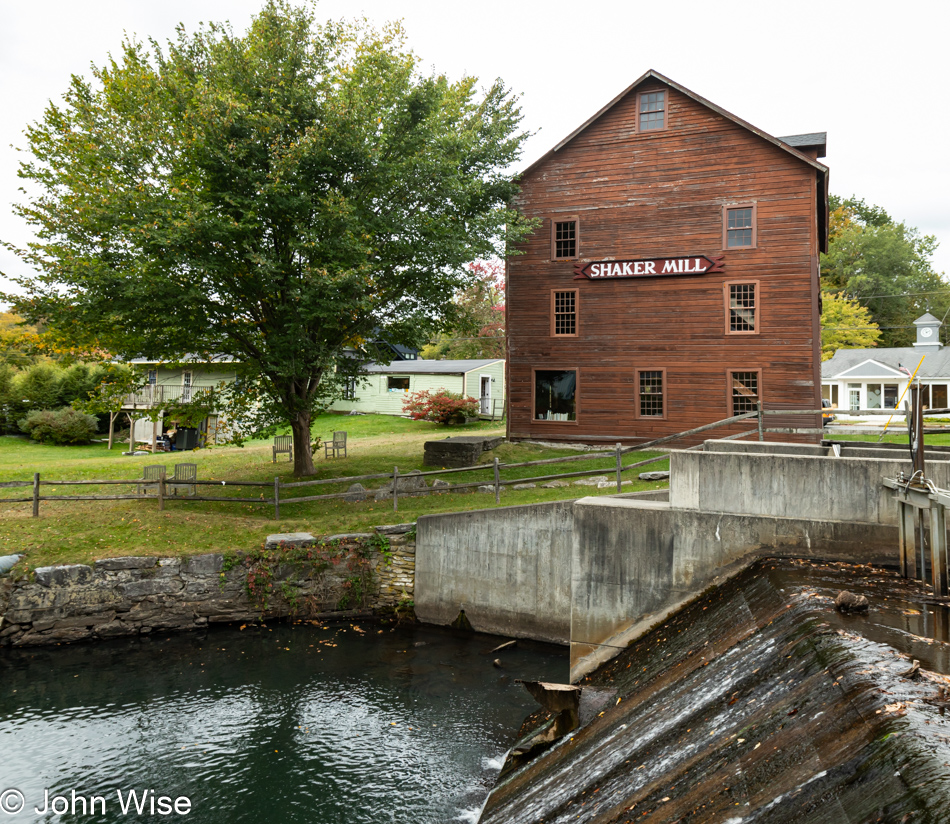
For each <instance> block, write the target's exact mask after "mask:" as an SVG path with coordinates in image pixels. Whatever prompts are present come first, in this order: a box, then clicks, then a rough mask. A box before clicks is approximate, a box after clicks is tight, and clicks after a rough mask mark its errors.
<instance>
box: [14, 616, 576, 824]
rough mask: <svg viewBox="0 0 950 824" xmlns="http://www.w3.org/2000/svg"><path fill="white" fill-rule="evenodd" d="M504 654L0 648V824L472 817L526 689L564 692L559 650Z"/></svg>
mask: <svg viewBox="0 0 950 824" xmlns="http://www.w3.org/2000/svg"><path fill="white" fill-rule="evenodd" d="M502 640H504V639H498V638H495V637H491V636H484V635H474V636H472V635H468V636H465V635H458V634H455V633H452V632H451V631H443V630H439V629H436V628H428V627H420V626H416V627H408V628H405V627H400V628H389V627H384V628H380V627H379V626H378V625H375V624H364V625H353V624H342V625H325V626H322V625H321V626H312V625H309V624H281V625H276V626H270V627H247V628H245V629H244V630H243V631H238V630H237V629H236V628H235V629H214V630H210V631H208V632H206V633H202V634H182V635H172V636H167V635H163V634H157V635H154V636H152V637H150V638H147V639H135V640H121V641H110V642H105V643H99V644H89V645H77V646H72V647H69V646H58V647H53V648H32V649H25V650H4V651H0V821H10V822H11V824H12V822H18V823H19V822H26V821H30V822H33V821H44V822H46V821H49V822H52V821H69V822H87V821H90V822H91V821H96V822H119V821H128V820H133V818H134V820H143V821H144V820H156V821H159V820H164V821H168V820H181V819H187V820H192V821H198V822H201V824H224V823H225V822H228V824H234V822H254V824H271V822H273V823H274V824H277V822H280V823H281V824H294V823H295V822H308V823H309V824H362V822H367V823H368V822H372V823H373V824H385V822H394V823H398V824H428V823H429V822H432V824H436V822H438V824H443V822H450V821H456V820H457V821H466V820H468V821H474V820H475V819H476V818H477V814H478V810H479V808H480V807H481V805H482V803H483V801H484V799H485V797H486V796H487V794H488V791H489V788H490V786H491V784H492V782H493V781H494V779H495V778H496V776H497V771H498V769H500V767H501V764H502V761H503V758H504V754H505V751H506V750H507V749H508V747H509V746H510V745H511V744H512V743H513V738H514V736H515V734H516V732H517V729H518V726H519V725H520V723H521V721H522V720H523V718H524V716H525V715H526V714H527V713H528V712H529V711H531V710H533V709H534V708H535V705H534V703H533V701H532V700H531V698H530V697H529V696H528V695H527V693H526V692H525V691H524V690H523V688H521V687H520V686H519V685H516V684H514V683H513V681H514V679H515V678H532V679H534V678H542V679H547V680H559V681H564V680H566V678H567V668H568V663H567V653H566V651H565V650H564V649H563V648H558V647H551V646H547V645H540V644H531V643H526V642H519V644H518V646H517V647H516V648H514V649H507V650H505V651H503V652H499V653H494V654H492V655H488V654H487V653H488V651H489V650H491V649H492V648H493V647H494V646H496V645H497V644H499V643H500V642H501V641H502ZM495 658H499V659H501V660H502V667H501V668H498V667H495V666H493V664H492V661H493V659H495ZM8 790H16V791H19V792H20V793H22V796H23V798H24V800H25V806H24V810H23V812H21V813H19V814H14V815H4V814H3V813H4V812H6V811H7V810H8V809H11V808H15V806H16V805H17V804H18V799H19V796H17V795H16V794H14V793H9V792H8V793H7V794H6V795H2V794H3V793H4V791H8ZM130 791H135V793H136V796H135V800H133V801H132V802H131V803H132V808H131V809H133V810H134V809H135V808H136V805H137V804H139V803H141V800H142V799H143V798H144V799H145V804H144V806H143V807H142V813H141V814H139V815H137V816H134V817H132V818H130V817H128V816H126V815H124V814H123V812H122V807H123V805H126V806H127V805H128V804H129V802H130V796H129V792H130ZM149 791H151V792H149ZM73 792H75V794H76V801H75V804H76V806H75V810H76V813H75V814H73V812H72V809H71V808H72V805H73V796H72V793H73ZM47 793H48V795H47ZM57 796H59V797H62V799H63V800H57ZM94 796H98V797H100V798H102V801H101V802H100V801H96V802H95V805H94V810H95V815H92V814H89V813H88V810H89V807H90V799H91V798H92V797H94ZM162 796H165V797H167V798H168V799H169V800H168V801H161V797H162ZM153 799H154V801H155V804H156V807H155V814H154V815H152V814H151V804H152V800H153ZM180 799H187V802H188V803H187V805H186V802H185V801H184V800H180ZM176 800H177V801H178V805H179V806H178V811H179V812H182V811H184V810H185V809H186V806H187V807H189V808H190V812H189V813H188V814H187V815H176V814H174V812H173V814H171V815H160V814H159V812H160V811H161V810H162V809H167V808H168V807H171V808H172V810H173V811H174V810H175V807H174V804H175V803H176ZM83 803H85V805H86V808H87V814H86V815H83V814H82V809H83ZM47 804H49V805H51V806H50V808H49V809H48V811H47V812H45V813H43V812H41V813H40V814H36V813H35V812H34V809H36V808H39V809H40V810H41V811H42V810H43V809H44V808H45V807H46V805H47ZM64 805H65V806H66V807H67V808H68V811H67V814H66V815H62V816H58V815H56V814H55V813H58V812H61V811H62V810H63V808H64ZM162 805H164V806H162ZM103 806H104V807H105V810H106V813H105V815H102V814H101V810H102V808H103ZM54 811H55V813H54Z"/></svg>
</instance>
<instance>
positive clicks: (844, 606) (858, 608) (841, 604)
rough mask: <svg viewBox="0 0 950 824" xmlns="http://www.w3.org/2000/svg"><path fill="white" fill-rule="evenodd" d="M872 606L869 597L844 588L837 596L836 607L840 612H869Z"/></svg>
mask: <svg viewBox="0 0 950 824" xmlns="http://www.w3.org/2000/svg"><path fill="white" fill-rule="evenodd" d="M869 608H870V604H869V603H868V599H867V598H865V597H864V596H863V595H855V594H854V593H853V592H848V591H847V590H843V591H841V592H839V593H838V597H837V598H835V609H837V610H838V612H843V613H849V612H855V613H858V612H867V611H868V609H869Z"/></svg>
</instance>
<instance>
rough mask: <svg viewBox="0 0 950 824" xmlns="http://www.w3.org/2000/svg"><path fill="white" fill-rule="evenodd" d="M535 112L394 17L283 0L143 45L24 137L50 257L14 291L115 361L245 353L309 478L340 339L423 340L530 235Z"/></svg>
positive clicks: (54, 324) (31, 214) (341, 362)
mask: <svg viewBox="0 0 950 824" xmlns="http://www.w3.org/2000/svg"><path fill="white" fill-rule="evenodd" d="M520 118H521V115H520V110H519V108H518V105H517V100H516V99H515V98H513V97H512V96H511V95H510V94H509V92H508V91H507V90H506V89H505V87H504V85H503V84H502V83H501V82H500V81H496V82H495V83H493V84H492V85H490V86H489V87H488V88H487V89H485V90H483V91H479V89H478V84H477V81H476V79H475V78H472V77H465V78H462V79H461V80H458V81H455V82H452V81H450V80H448V79H447V78H446V77H444V76H441V75H437V74H433V75H423V74H421V73H420V72H419V70H418V61H417V58H416V57H415V56H414V55H413V54H412V53H411V52H410V51H409V50H408V49H407V48H406V45H405V40H404V36H403V33H402V31H401V29H400V28H399V27H398V26H396V25H393V26H389V27H387V28H385V29H384V30H382V31H375V30H373V29H371V28H368V27H367V26H365V25H348V24H338V23H327V24H318V23H317V22H316V21H315V19H314V16H313V12H312V11H311V10H310V7H305V8H300V7H296V6H294V5H292V4H291V3H290V2H285V0H270V2H267V3H266V4H265V6H264V8H263V10H262V11H261V12H260V14H259V15H258V16H257V17H256V18H255V19H254V20H253V22H252V24H251V26H250V29H249V30H248V31H247V33H246V34H244V35H236V34H235V33H233V32H232V31H231V30H230V28H228V27H227V26H221V25H210V26H207V27H205V28H202V29H200V30H199V31H198V32H197V33H195V34H191V35H189V34H188V33H186V32H185V31H184V30H183V29H180V30H179V33H178V36H177V39H175V40H174V41H173V42H170V43H168V44H166V45H165V46H161V45H160V44H158V43H156V42H154V41H153V42H150V43H149V44H147V45H145V44H142V43H139V42H134V41H128V42H126V43H124V45H123V47H122V49H121V52H120V53H119V55H118V56H117V57H115V58H114V59H111V60H109V61H108V62H107V63H106V64H105V65H103V66H101V67H98V68H94V69H93V71H92V79H91V80H86V79H83V78H80V77H74V78H73V80H72V83H71V86H70V88H69V90H68V91H67V93H66V94H65V96H64V99H63V101H62V102H61V103H59V104H51V105H50V106H49V107H48V108H47V110H46V113H45V115H44V117H43V119H42V120H41V121H40V122H38V123H36V124H34V125H32V126H30V127H29V128H28V130H27V141H28V149H29V151H30V153H31V154H32V158H33V159H32V160H30V161H28V162H26V163H24V164H23V165H22V167H21V170H20V174H21V176H22V177H24V178H26V179H27V180H29V181H30V182H31V186H30V187H29V189H30V191H35V192H37V194H36V195H35V196H34V197H32V199H31V200H29V201H28V202H27V203H25V204H23V205H21V206H20V207H19V214H20V215H22V216H23V217H24V218H25V219H26V220H28V221H29V222H30V223H32V224H33V226H34V227H35V228H36V234H37V238H38V239H37V241H36V242H35V243H34V244H32V245H31V246H30V247H29V248H27V249H25V250H19V252H20V254H21V256H22V257H23V258H24V259H25V260H26V261H28V262H29V263H31V264H32V266H33V267H34V269H35V270H36V271H37V274H36V275H35V276H34V277H27V278H20V279H18V282H19V283H20V285H21V287H22V289H23V290H24V291H23V294H22V295H20V296H18V295H9V296H7V299H8V300H9V301H10V302H11V303H12V305H13V308H14V311H16V312H17V313H18V314H20V315H21V316H22V317H24V318H25V319H26V320H28V321H30V322H38V321H41V322H43V323H44V324H46V325H47V326H48V327H49V328H51V329H55V330H57V332H58V333H59V334H60V335H61V336H63V337H64V338H65V339H70V340H73V341H75V342H77V343H82V344H83V345H86V346H97V347H101V348H102V349H105V350H107V351H109V352H111V353H113V354H114V355H117V356H120V357H122V358H123V359H129V358H133V357H140V356H145V357H150V358H153V359H160V360H163V361H166V362H176V361H180V360H181V359H183V358H184V356H185V354H186V353H192V354H194V355H196V356H197V357H208V356H210V355H212V354H217V355H226V356H231V357H232V358H233V359H234V361H235V362H236V363H237V364H238V365H239V366H238V367H237V368H238V369H239V370H240V371H241V373H242V374H241V379H242V382H241V384H240V386H241V391H240V392H239V393H235V395H234V397H235V400H236V402H244V403H245V404H247V402H248V399H253V404H247V406H246V411H247V412H248V414H253V415H254V416H256V418H257V421H258V422H259V423H268V422H270V423H279V422H284V423H289V424H290V426H291V428H292V430H293V436H294V471H295V473H297V474H309V473H311V472H312V471H313V463H312V458H311V452H310V449H309V444H310V420H311V415H312V413H313V411H314V410H315V409H318V408H319V407H320V405H321V403H323V402H325V401H326V400H327V398H328V396H331V395H332V393H333V392H334V391H335V390H336V389H337V388H338V387H339V386H340V380H339V379H338V377H337V376H339V375H340V374H341V373H345V372H346V371H347V370H351V371H355V370H357V369H358V367H359V363H358V362H357V360H356V359H355V358H346V357H343V356H342V353H343V352H344V351H345V350H347V349H348V348H352V347H354V345H355V344H358V343H359V342H360V341H362V340H368V339H372V338H373V337H375V336H382V337H385V339H386V340H389V341H391V342H393V343H401V344H405V345H409V346H421V345H422V344H423V343H424V342H425V341H427V340H428V339H429V337H430V336H431V334H432V332H433V331H434V330H435V329H438V328H441V327H444V326H445V325H451V323H452V322H453V321H454V319H455V318H456V317H457V316H458V315H459V314H460V310H459V308H458V306H457V305H456V304H455V303H454V302H453V300H452V298H453V296H454V295H455V294H456V293H457V291H458V290H459V289H460V288H464V287H465V286H466V285H467V284H469V283H471V282H473V281H474V280H475V279H476V278H475V275H474V274H473V272H472V271H471V269H470V268H469V267H468V266H467V265H466V264H467V263H468V262H470V261H472V260H476V259H482V258H487V257H491V256H492V255H503V254H504V248H505V238H506V235H507V237H508V239H511V240H517V239H518V238H519V236H520V235H521V234H523V230H524V223H523V221H522V219H521V218H520V217H519V215H518V214H516V213H515V212H513V211H511V210H510V209H509V208H508V205H507V204H508V203H509V202H510V201H511V198H512V196H513V195H514V193H515V185H514V183H513V181H512V178H511V175H510V174H508V173H507V172H506V171H505V170H506V169H507V168H509V167H511V166H512V164H513V163H514V162H515V161H516V160H517V159H518V158H519V156H520V151H521V146H522V143H523V141H524V139H525V137H526V135H525V134H523V133H522V132H520V131H519V122H520ZM335 370H336V373H335ZM328 376H334V377H333V378H332V379H328Z"/></svg>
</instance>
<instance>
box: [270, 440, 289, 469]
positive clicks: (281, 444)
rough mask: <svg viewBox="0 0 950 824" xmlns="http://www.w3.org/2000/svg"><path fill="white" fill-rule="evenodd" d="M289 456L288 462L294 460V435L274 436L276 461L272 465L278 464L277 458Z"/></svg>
mask: <svg viewBox="0 0 950 824" xmlns="http://www.w3.org/2000/svg"><path fill="white" fill-rule="evenodd" d="M284 453H286V454H287V460H288V461H292V460H293V459H294V438H293V435H275V436H274V460H272V461H271V463H277V456H278V455H283V454H284Z"/></svg>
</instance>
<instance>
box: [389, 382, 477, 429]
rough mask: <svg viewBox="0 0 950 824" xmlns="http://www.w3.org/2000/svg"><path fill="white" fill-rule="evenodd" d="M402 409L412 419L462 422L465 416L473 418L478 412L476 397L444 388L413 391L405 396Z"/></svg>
mask: <svg viewBox="0 0 950 824" xmlns="http://www.w3.org/2000/svg"><path fill="white" fill-rule="evenodd" d="M402 411H403V412H406V413H408V415H409V417H410V418H412V419H413V420H414V421H434V422H435V423H445V424H448V423H463V422H464V421H465V419H466V418H474V417H475V416H476V415H477V414H478V399H477V398H472V397H467V396H465V395H461V394H459V393H457V392H449V391H447V390H445V389H439V390H437V391H435V392H430V391H429V390H424V391H422V392H413V393H412V394H411V395H410V396H409V397H408V398H406V400H405V402H404V403H403V405H402Z"/></svg>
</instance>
